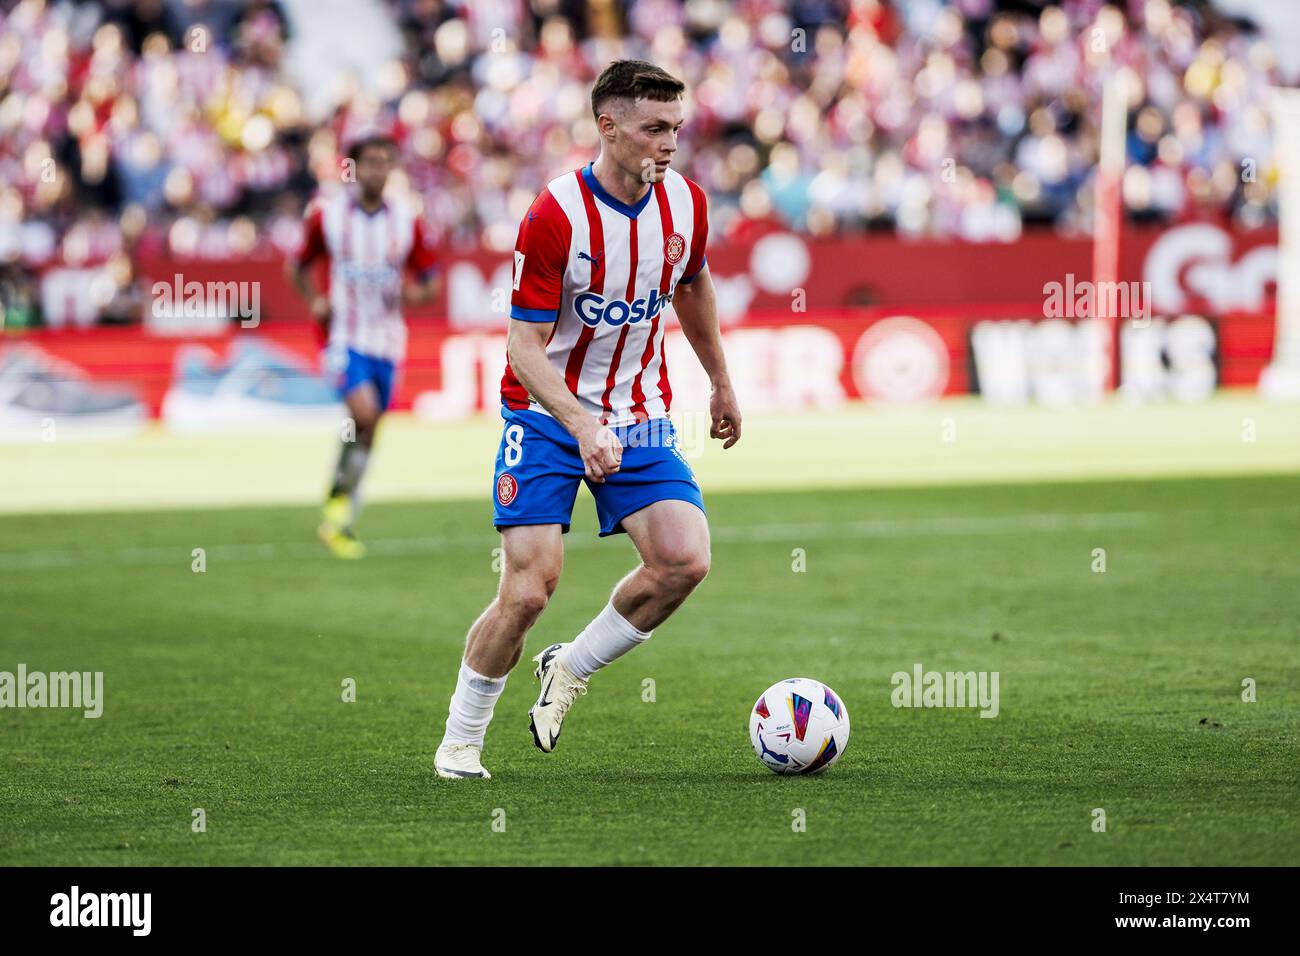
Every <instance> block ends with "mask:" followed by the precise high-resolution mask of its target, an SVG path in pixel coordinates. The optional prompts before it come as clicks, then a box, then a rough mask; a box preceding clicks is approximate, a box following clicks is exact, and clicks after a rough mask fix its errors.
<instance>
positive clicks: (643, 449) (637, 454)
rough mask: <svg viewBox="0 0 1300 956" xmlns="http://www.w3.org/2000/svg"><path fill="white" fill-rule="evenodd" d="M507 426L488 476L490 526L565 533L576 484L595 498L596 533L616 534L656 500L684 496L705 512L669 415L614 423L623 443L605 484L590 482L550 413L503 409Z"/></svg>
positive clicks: (574, 449) (572, 444) (573, 443)
mask: <svg viewBox="0 0 1300 956" xmlns="http://www.w3.org/2000/svg"><path fill="white" fill-rule="evenodd" d="M501 417H502V418H503V419H505V428H504V430H503V431H502V434H501V447H500V448H499V449H498V450H497V462H496V472H495V476H494V480H493V491H494V494H493V524H495V525H496V528H497V530H498V531H500V530H501V529H502V528H508V527H511V526H514V525H527V524H558V525H560V526H561V529H562V530H563V531H564V532H568V530H569V522H570V520H571V519H572V516H573V504H574V501H575V500H576V499H577V496H578V484H579V483H580V482H583V481H586V483H587V487H588V488H589V489H591V494H592V497H594V498H595V499H596V516H597V517H598V518H599V519H600V536H601V537H602V538H603V537H605V536H606V535H611V534H619V533H621V532H622V531H623V530H624V529H623V524H622V522H623V519H624V518H626V517H627V516H628V515H630V514H633V513H634V512H637V511H640V510H641V509H642V508H644V507H646V506H647V505H650V504H653V503H654V502H656V501H668V500H677V501H689V502H690V503H691V504H693V505H695V506H696V507H697V508H699V509H700V510H701V511H704V495H703V494H702V493H701V492H700V486H699V483H698V482H697V481H696V480H695V473H694V472H692V471H691V466H690V465H688V464H687V463H686V459H685V458H684V457H683V456H682V452H681V448H680V447H679V445H678V443H677V432H676V430H675V429H674V428H673V424H672V422H671V421H670V420H669V419H667V418H654V419H651V420H649V421H645V422H640V423H638V424H633V425H623V426H612V427H611V428H610V430H611V431H612V432H613V433H614V435H615V436H616V437H617V438H618V440H619V441H620V442H622V444H623V460H622V464H621V465H620V467H619V470H618V471H616V472H615V473H614V474H612V475H608V476H606V478H605V480H604V482H603V483H602V482H594V481H588V480H587V477H586V470H585V469H584V468H583V465H582V456H581V455H579V454H578V440H577V439H576V438H574V437H573V436H572V435H570V434H569V432H568V430H567V429H566V428H565V427H564V426H563V425H561V424H560V423H559V422H558V421H556V420H555V419H554V418H552V417H551V416H550V415H546V414H544V413H542V412H537V411H533V410H531V409H524V410H519V411H516V410H515V409H511V408H506V407H504V406H503V407H502V409H501Z"/></svg>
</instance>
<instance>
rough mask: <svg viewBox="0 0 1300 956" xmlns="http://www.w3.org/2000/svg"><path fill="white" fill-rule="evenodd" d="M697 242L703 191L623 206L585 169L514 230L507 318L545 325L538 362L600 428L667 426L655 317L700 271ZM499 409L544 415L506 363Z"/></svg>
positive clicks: (702, 233) (690, 187)
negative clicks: (649, 422) (542, 358)
mask: <svg viewBox="0 0 1300 956" xmlns="http://www.w3.org/2000/svg"><path fill="white" fill-rule="evenodd" d="M708 233H709V223H708V207H707V204H706V202H705V199H704V191H703V190H702V189H700V187H699V186H697V185H696V184H695V183H693V182H691V181H690V180H689V179H686V178H685V177H684V176H682V175H681V174H679V173H677V172H675V171H674V170H672V169H669V170H668V171H667V175H666V177H665V178H664V180H663V181H662V182H659V183H655V184H653V185H652V186H651V188H650V189H649V190H647V192H646V194H645V195H644V196H643V197H642V198H641V200H640V201H639V202H638V203H637V204H636V205H635V206H628V205H627V204H625V203H623V202H620V201H619V200H617V199H615V198H614V197H613V196H611V195H610V194H609V193H608V192H607V191H606V190H605V189H604V187H602V186H601V185H600V183H599V182H598V181H597V180H596V177H595V175H594V174H593V173H592V168H591V165H590V164H589V165H587V166H586V168H584V169H579V170H575V171H573V172H571V173H566V174H565V175H563V176H560V177H558V178H556V179H553V180H551V182H550V183H549V184H548V185H547V187H546V188H545V189H544V190H542V193H541V195H539V196H538V197H537V199H536V200H534V201H533V205H532V207H531V208H530V209H529V210H528V215H527V216H525V217H524V221H523V222H522V223H520V225H519V238H518V240H517V241H516V242H515V269H514V292H513V295H512V297H511V307H510V317H511V318H512V319H520V320H522V321H525V322H554V323H555V328H554V329H553V330H552V331H551V337H550V339H549V341H548V342H547V345H546V356H547V358H548V359H550V362H551V365H552V366H554V368H555V370H556V371H557V372H559V373H560V376H561V377H562V378H563V379H564V381H565V383H566V384H567V385H568V386H569V391H570V392H572V393H573V394H574V395H575V396H577V398H578V401H579V402H580V403H581V404H582V406H583V408H585V409H586V410H587V411H588V412H590V413H591V414H592V415H594V416H596V417H597V418H598V419H600V420H601V421H603V422H605V423H606V424H609V425H624V424H628V423H629V422H635V421H645V420H646V419H650V418H662V417H663V416H665V415H667V414H668V408H669V405H670V403H671V402H672V389H671V387H670V386H669V384H668V367H667V366H666V365H665V364H664V327H665V324H666V322H665V316H664V307H665V306H666V305H667V304H668V302H669V301H670V300H671V299H672V296H673V291H674V290H675V289H676V287H677V284H678V283H689V282H691V281H692V280H694V279H695V277H696V276H697V275H698V274H699V272H700V270H701V269H702V268H703V267H704V262H705V259H704V244H705V242H706V241H707V239H708ZM501 399H502V401H503V402H504V403H505V404H506V406H507V407H508V408H513V409H524V408H531V409H533V410H535V411H542V412H545V409H543V408H542V407H541V405H540V404H538V403H537V402H536V400H534V399H532V398H531V396H530V395H529V394H528V390H527V389H526V388H524V386H523V384H522V383H521V382H520V381H519V380H518V378H517V377H516V376H515V374H514V372H513V371H511V369H510V365H509V363H507V364H506V371H505V375H504V376H503V377H502V379H501Z"/></svg>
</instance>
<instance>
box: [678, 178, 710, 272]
mask: <svg viewBox="0 0 1300 956" xmlns="http://www.w3.org/2000/svg"><path fill="white" fill-rule="evenodd" d="M686 185H687V186H689V187H690V189H691V207H692V210H693V213H694V218H693V221H692V223H691V255H690V258H689V259H687V260H686V269H685V271H684V272H682V277H681V279H679V280H678V282H679V283H681V284H683V285H689V284H690V283H691V282H693V281H694V279H695V277H696V276H697V275H699V274H700V270H701V269H703V268H704V265H705V263H706V262H707V261H708V260H707V259H706V258H705V255H704V247H705V245H706V244H707V243H708V241H709V201H708V200H707V199H706V198H705V196H704V190H703V189H701V188H700V187H699V186H697V185H696V184H695V182H694V181H693V180H690V179H688V180H686Z"/></svg>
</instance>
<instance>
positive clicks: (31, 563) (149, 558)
mask: <svg viewBox="0 0 1300 956" xmlns="http://www.w3.org/2000/svg"><path fill="white" fill-rule="evenodd" d="M1186 513H1187V512H1157V511H1115V512H1078V513H1073V514H1071V513H1059V514H1018V515H1014V514H1013V515H986V516H973V517H946V518H880V519H876V520H872V521H847V522H834V521H820V522H811V523H806V524H782V523H771V524H753V525H719V526H715V527H713V528H712V529H711V534H712V538H713V540H714V541H717V542H732V543H744V542H756V541H806V540H817V539H828V538H857V539H861V538H909V537H946V536H961V535H985V534H1019V533H1022V532H1045V533H1054V532H1062V531H1089V530H1094V529H1099V528H1132V527H1138V526H1141V525H1144V524H1147V523H1148V522H1149V521H1150V519H1151V518H1152V517H1153V516H1156V515H1160V514H1186ZM492 540H493V535H492V534H491V533H490V532H488V533H484V534H481V535H461V536H456V537H452V536H425V537H413V538H376V539H373V540H367V541H366V547H367V549H368V550H369V552H370V554H372V555H375V556H381V557H405V556H411V555H432V554H438V553H440V552H445V551H477V550H480V549H482V548H483V547H484V546H485V545H487V544H488V543H490V542H491V541H492ZM599 544H600V539H599V538H598V537H597V536H596V535H595V534H594V533H574V534H569V535H566V536H565V542H564V546H565V548H566V549H569V550H585V549H588V548H594V547H597V546H598V545H599ZM191 548H192V543H187V544H184V545H180V544H178V545H176V546H174V547H163V546H160V547H149V548H120V549H115V550H111V551H73V550H64V551H9V552H0V570H3V571H25V570H39V569H43V568H66V567H81V566H85V565H89V564H95V565H99V566H101V567H103V566H109V567H111V566H114V565H123V564H127V565H133V566H149V565H154V566H160V565H169V564H176V565H177V566H183V567H184V568H186V569H188V568H189V564H190V551H191ZM304 557H306V558H311V557H319V558H320V559H321V560H322V561H328V560H333V559H332V558H330V556H329V555H328V554H327V553H326V551H325V549H324V548H322V547H321V546H320V545H318V544H316V543H315V542H309V541H289V542H280V543H250V544H218V545H211V546H209V547H208V548H207V560H208V561H209V562H212V563H216V564H220V563H221V562H230V563H236V564H245V563H251V562H258V561H280V560H285V559H288V558H304Z"/></svg>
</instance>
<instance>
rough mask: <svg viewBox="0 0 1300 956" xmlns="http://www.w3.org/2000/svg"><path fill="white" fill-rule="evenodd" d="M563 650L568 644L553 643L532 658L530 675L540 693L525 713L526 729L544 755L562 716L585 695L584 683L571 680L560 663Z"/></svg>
mask: <svg viewBox="0 0 1300 956" xmlns="http://www.w3.org/2000/svg"><path fill="white" fill-rule="evenodd" d="M565 647H568V645H567V644H552V645H551V646H550V647H548V648H547V649H546V650H544V651H542V652H541V653H540V654H538V655H537V656H536V657H534V658H533V660H535V661H536V662H537V669H536V670H535V671H533V676H534V677H536V678H537V680H538V681H540V682H541V685H542V690H541V693H540V694H538V695H537V703H535V704H533V706H532V708H531V709H530V710H529V711H528V729H529V730H531V731H532V732H533V744H534V745H535V746H536V747H537V749H538V750H540V751H542V752H543V753H550V752H551V751H552V750H554V749H555V742H556V741H557V740H559V739H560V727H561V725H562V724H563V723H564V715H565V714H567V713H568V712H569V708H570V707H572V706H573V702H574V701H575V700H576V699H577V697H578V695H579V694H585V693H587V682H586V681H585V680H581V679H579V678H577V677H574V676H573V675H572V674H570V673H569V672H568V671H567V670H566V669H565V668H564V665H563V664H561V663H560V651H561V650H562V649H563V648H565Z"/></svg>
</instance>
